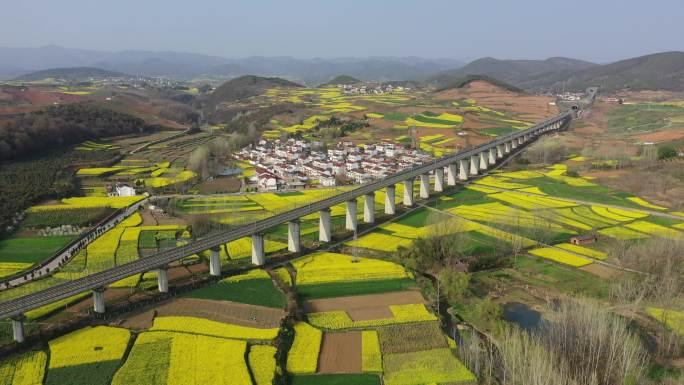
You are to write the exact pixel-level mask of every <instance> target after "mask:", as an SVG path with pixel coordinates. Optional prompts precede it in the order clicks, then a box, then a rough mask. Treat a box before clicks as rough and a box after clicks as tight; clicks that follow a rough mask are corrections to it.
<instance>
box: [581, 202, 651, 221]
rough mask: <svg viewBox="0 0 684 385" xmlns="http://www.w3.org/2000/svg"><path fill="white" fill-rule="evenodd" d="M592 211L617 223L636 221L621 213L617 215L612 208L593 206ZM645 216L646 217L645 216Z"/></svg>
mask: <svg viewBox="0 0 684 385" xmlns="http://www.w3.org/2000/svg"><path fill="white" fill-rule="evenodd" d="M591 209H592V211H594V212H595V213H596V214H598V215H600V216H602V217H606V218H608V219H613V220H616V221H618V222H628V221H631V220H633V219H634V218H633V217H631V216H626V215H622V214H621V213H616V212H615V211H614V209H611V208H608V207H604V206H596V205H592V206H591ZM644 216H646V215H644Z"/></svg>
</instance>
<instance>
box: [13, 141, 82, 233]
mask: <svg viewBox="0 0 684 385" xmlns="http://www.w3.org/2000/svg"><path fill="white" fill-rule="evenodd" d="M69 163H70V161H69V159H68V157H67V156H65V155H63V154H59V153H53V154H50V155H47V156H43V157H38V158H34V159H30V160H26V161H22V162H11V163H5V164H3V165H2V166H1V167H0V236H1V235H2V234H4V233H5V232H9V231H11V230H13V229H12V228H8V227H12V226H13V225H14V223H13V217H14V216H15V215H16V213H18V212H20V211H21V210H23V209H24V208H26V207H27V206H30V205H31V204H33V203H35V202H36V201H37V200H38V199H40V198H42V197H46V196H54V197H56V198H59V197H64V196H67V195H69V194H70V193H71V192H72V191H73V190H74V188H75V180H74V176H73V173H72V172H71V170H70V169H69Z"/></svg>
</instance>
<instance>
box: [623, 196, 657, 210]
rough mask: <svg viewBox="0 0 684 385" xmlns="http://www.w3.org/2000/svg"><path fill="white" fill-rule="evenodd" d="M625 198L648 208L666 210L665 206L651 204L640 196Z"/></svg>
mask: <svg viewBox="0 0 684 385" xmlns="http://www.w3.org/2000/svg"><path fill="white" fill-rule="evenodd" d="M627 199H628V200H630V201H632V202H634V203H636V204H638V205H641V206H644V207H647V208H649V209H653V210H662V211H665V210H667V207H663V206H657V205H654V204H652V203H649V202H646V201H645V200H643V199H641V198H639V197H629V198H627Z"/></svg>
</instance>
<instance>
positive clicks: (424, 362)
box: [383, 348, 477, 385]
mask: <svg viewBox="0 0 684 385" xmlns="http://www.w3.org/2000/svg"><path fill="white" fill-rule="evenodd" d="M384 370H385V374H384V375H383V382H384V383H385V384H386V385H415V384H427V383H439V384H442V383H449V384H452V383H473V382H475V381H476V380H477V378H476V377H475V375H474V374H473V373H471V372H470V371H469V370H468V369H467V368H466V367H465V365H463V364H462V363H461V362H460V361H459V360H458V359H457V358H456V357H455V356H454V355H453V353H452V352H451V350H450V349H448V348H443V349H433V350H425V351H420V352H413V353H400V354H388V355H387V356H386V357H384Z"/></svg>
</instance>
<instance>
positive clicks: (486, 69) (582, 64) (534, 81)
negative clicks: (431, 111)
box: [427, 57, 597, 89]
mask: <svg viewBox="0 0 684 385" xmlns="http://www.w3.org/2000/svg"><path fill="white" fill-rule="evenodd" d="M595 66H597V65H596V64H593V63H589V62H586V61H582V60H576V59H570V58H563V57H554V58H549V59H546V60H500V59H495V58H491V57H486V58H482V59H478V60H475V61H473V62H471V63H469V64H466V65H465V66H463V67H461V68H457V69H454V70H450V71H445V72H442V73H440V74H437V75H435V76H433V77H431V78H429V79H428V80H427V81H428V83H430V84H432V85H434V86H436V87H437V88H444V87H448V86H449V85H450V84H453V83H455V82H457V81H458V80H459V79H465V78H467V77H468V76H469V75H484V76H488V77H490V78H494V79H498V80H501V81H504V82H507V83H510V84H512V85H514V86H516V87H520V88H524V89H537V88H544V87H546V86H548V85H550V84H554V83H555V82H557V81H561V80H565V79H567V78H568V77H569V76H571V75H572V74H574V73H576V72H577V71H581V70H584V69H588V68H592V67H595Z"/></svg>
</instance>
